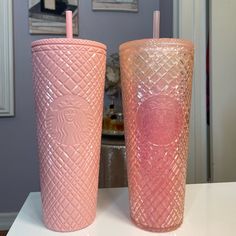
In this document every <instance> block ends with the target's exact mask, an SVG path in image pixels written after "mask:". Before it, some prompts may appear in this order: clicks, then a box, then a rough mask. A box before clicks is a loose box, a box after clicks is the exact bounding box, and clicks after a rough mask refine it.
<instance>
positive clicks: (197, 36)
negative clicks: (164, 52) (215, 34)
mask: <svg viewBox="0 0 236 236" xmlns="http://www.w3.org/2000/svg"><path fill="white" fill-rule="evenodd" d="M173 3H174V7H173V11H174V12H173V33H174V37H177V38H178V37H179V38H183V39H190V40H191V41H192V42H193V43H194V45H195V59H194V60H195V63H194V79H193V93H192V107H191V118H190V130H191V131H190V146H189V147H190V150H189V163H188V176H187V182H189V183H199V182H207V147H208V143H207V121H206V47H207V30H206V19H207V18H206V1H205V0H197V1H196V0H173Z"/></svg>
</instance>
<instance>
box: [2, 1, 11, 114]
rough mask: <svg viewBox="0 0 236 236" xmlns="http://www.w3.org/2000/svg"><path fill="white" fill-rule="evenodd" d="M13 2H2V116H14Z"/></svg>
mask: <svg viewBox="0 0 236 236" xmlns="http://www.w3.org/2000/svg"><path fill="white" fill-rule="evenodd" d="M12 16H13V15H12V0H0V30H1V34H0V61H1V64H0V116H13V115H14V85H13V22H12Z"/></svg>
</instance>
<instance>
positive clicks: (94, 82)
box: [32, 38, 106, 231]
mask: <svg viewBox="0 0 236 236" xmlns="http://www.w3.org/2000/svg"><path fill="white" fill-rule="evenodd" d="M32 54H33V58H32V60H33V80H34V95H35V102H36V117H37V136H38V149H39V160H40V183H41V196H42V208H43V221H44V223H45V225H46V226H47V227H48V228H49V229H52V230H55V231H75V230H79V229H82V228H84V227H86V226H88V225H89V224H91V223H92V221H93V220H94V218H95V214H96V204H97V190H98V172H99V159H100V146H101V131H102V111H103V91H104V78H105V64H106V47H105V45H103V44H101V43H98V42H94V41H89V40H82V39H72V38H61V39H59V38H58V39H45V40H38V41H35V42H33V43H32Z"/></svg>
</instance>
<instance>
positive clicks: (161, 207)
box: [120, 39, 193, 232]
mask: <svg viewBox="0 0 236 236" xmlns="http://www.w3.org/2000/svg"><path fill="white" fill-rule="evenodd" d="M120 56H121V77H122V78H121V82H122V95H123V105H124V118H125V135H126V147H127V159H128V163H127V164H128V182H129V198H130V212H131V218H132V220H133V221H134V223H135V224H136V225H137V226H139V227H141V228H144V229H146V230H150V231H158V232H163V231H170V230H174V229H176V228H178V227H179V226H180V225H181V223H182V221H183V212H184V195H185V179H186V164H187V154H188V138H189V110H190V105H191V89H192V68H193V46H192V44H191V43H187V42H186V41H181V40H174V39H172V40H169V41H168V40H166V39H160V40H154V39H150V40H139V41H132V42H129V43H126V44H123V45H122V46H121V48H120Z"/></svg>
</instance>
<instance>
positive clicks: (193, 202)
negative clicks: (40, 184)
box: [7, 183, 236, 236]
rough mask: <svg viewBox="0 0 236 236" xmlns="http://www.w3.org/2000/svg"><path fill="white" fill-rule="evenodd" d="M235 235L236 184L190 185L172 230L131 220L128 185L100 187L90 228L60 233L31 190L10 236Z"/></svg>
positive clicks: (38, 195)
mask: <svg viewBox="0 0 236 236" xmlns="http://www.w3.org/2000/svg"><path fill="white" fill-rule="evenodd" d="M59 235H63V236H118V235H119V236H120V235H121V236H133V235H134V236H144V235H146V236H148V235H162V236H233V235H236V183H219V184H194V185H187V188H186V199H185V218H184V223H183V225H182V226H181V227H180V228H179V229H178V230H176V231H173V232H170V233H159V234H158V233H151V232H147V231H144V230H142V229H139V228H137V227H136V226H135V225H133V224H132V222H131V221H130V219H129V209H128V191H127V188H117V189H100V190H99V198H98V207H97V217H96V219H95V221H94V222H93V224H92V225H90V226H89V227H87V228H85V229H83V230H80V231H76V232H72V233H57V232H53V231H50V230H48V229H46V228H45V227H44V225H43V223H42V220H41V200H40V193H30V195H29V196H28V198H27V199H26V201H25V203H24V205H23V207H22V209H21V211H20V212H19V214H18V216H17V218H16V220H15V222H14V224H13V225H12V227H11V229H10V231H9V233H8V234H7V236H59Z"/></svg>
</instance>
